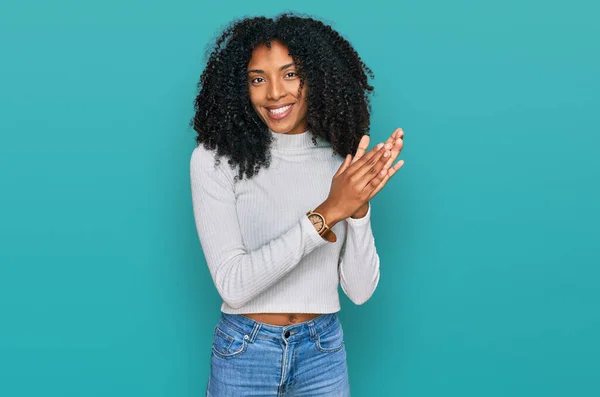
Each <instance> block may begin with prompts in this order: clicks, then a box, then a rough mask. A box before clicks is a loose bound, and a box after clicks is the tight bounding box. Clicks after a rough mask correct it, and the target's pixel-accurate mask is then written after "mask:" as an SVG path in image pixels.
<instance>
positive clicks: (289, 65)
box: [248, 62, 294, 73]
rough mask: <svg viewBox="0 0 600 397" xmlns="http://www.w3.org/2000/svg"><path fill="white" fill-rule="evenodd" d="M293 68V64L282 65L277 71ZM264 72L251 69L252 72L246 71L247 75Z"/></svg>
mask: <svg viewBox="0 0 600 397" xmlns="http://www.w3.org/2000/svg"><path fill="white" fill-rule="evenodd" d="M292 66H294V63H293V62H292V63H288V64H287V65H283V66H282V67H280V68H279V70H285V69H287V68H289V67H292ZM264 72H265V71H264V70H260V69H252V70H248V73H264Z"/></svg>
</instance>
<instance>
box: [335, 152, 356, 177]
mask: <svg viewBox="0 0 600 397" xmlns="http://www.w3.org/2000/svg"><path fill="white" fill-rule="evenodd" d="M351 160H352V155H351V154H348V155H347V156H346V158H345V159H344V162H343V163H342V165H340V168H338V170H337V172H336V173H335V175H334V176H333V177H334V178H335V177H336V176H338V175H339V174H341V173H342V172H344V171H346V168H348V166H350V162H351Z"/></svg>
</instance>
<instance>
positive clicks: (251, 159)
mask: <svg viewBox="0 0 600 397" xmlns="http://www.w3.org/2000/svg"><path fill="white" fill-rule="evenodd" d="M272 40H279V41H280V42H282V43H283V44H285V45H286V46H287V47H288V50H289V54H290V56H291V57H292V59H293V60H294V62H295V63H296V66H297V73H298V76H299V78H300V88H302V87H303V85H304V83H305V82H307V83H308V86H307V96H306V101H307V114H306V129H308V130H310V131H311V132H312V133H313V134H314V135H316V136H319V137H322V138H324V139H325V140H327V141H328V142H329V143H330V144H331V146H332V149H333V152H334V153H338V154H340V155H342V156H344V157H345V156H346V155H347V154H349V153H350V154H352V155H354V154H355V153H356V149H357V147H358V143H359V141H360V139H361V137H362V136H363V135H364V134H367V135H368V134H369V132H368V131H369V124H370V112H371V105H370V102H369V95H370V94H371V93H372V91H373V87H372V86H371V85H369V81H368V77H370V78H371V79H373V78H374V75H373V72H372V71H371V70H370V69H369V68H368V67H367V66H366V65H365V64H364V62H363V61H362V60H361V58H360V57H359V55H358V53H357V52H356V50H355V49H354V48H353V47H352V45H351V44H350V43H349V42H348V41H347V40H346V39H345V38H344V37H342V36H341V35H340V34H339V33H338V32H336V31H335V30H334V29H333V28H332V27H331V26H329V25H327V24H325V23H323V22H322V21H319V20H317V19H314V18H312V17H306V16H299V15H294V14H291V13H284V14H280V15H279V16H277V17H276V18H274V19H273V18H267V17H252V18H250V17H248V18H244V19H241V20H234V21H232V22H231V23H230V24H229V25H228V26H227V27H226V28H225V29H224V30H223V32H222V33H221V34H220V36H219V37H218V38H217V40H216V44H215V46H214V48H212V52H211V53H210V56H209V57H208V63H207V66H206V68H205V69H204V71H203V72H202V75H201V77H200V81H199V83H198V95H197V96H196V98H195V101H194V110H195V115H194V117H193V119H192V120H191V122H190V126H191V127H192V128H193V129H194V130H195V131H196V132H197V136H196V142H197V144H198V145H199V144H204V147H205V148H206V149H209V150H216V155H217V157H221V156H227V157H228V158H229V160H228V163H229V164H230V166H231V168H232V169H233V168H235V167H236V166H237V167H238V176H236V179H242V178H243V176H244V174H245V175H246V176H247V177H248V178H251V177H252V176H253V175H255V174H256V173H258V171H259V169H260V168H261V166H263V165H264V166H265V167H267V168H268V167H269V165H270V160H271V153H270V147H271V142H272V137H271V135H270V133H269V130H268V127H267V125H266V124H264V122H263V121H262V120H261V119H260V118H259V116H258V115H257V114H256V112H255V110H254V109H253V107H252V104H251V102H250V96H249V87H248V82H247V70H246V68H247V66H248V63H249V61H250V58H251V56H252V51H253V49H254V48H255V47H256V46H258V45H260V44H265V45H267V47H268V48H270V45H271V41H272ZM209 51H210V49H209ZM313 141H314V140H313ZM315 144H316V142H315ZM216 161H217V164H218V162H219V160H218V159H217V160H216Z"/></svg>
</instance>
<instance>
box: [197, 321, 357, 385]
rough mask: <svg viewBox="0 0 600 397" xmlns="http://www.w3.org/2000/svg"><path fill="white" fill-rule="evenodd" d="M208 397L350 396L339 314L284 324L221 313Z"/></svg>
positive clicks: (215, 333)
mask: <svg viewBox="0 0 600 397" xmlns="http://www.w3.org/2000/svg"><path fill="white" fill-rule="evenodd" d="M206 395H207V396H212V397H229V396H234V397H239V396H285V397H292V396H331V397H333V396H336V397H337V396H340V397H348V396H350V385H349V383H348V367H347V364H346V349H345V346H344V332H343V330H342V325H341V323H340V321H339V319H338V316H337V313H331V314H322V315H320V316H318V317H315V318H313V319H312V320H309V321H305V322H303V323H297V324H291V325H286V326H277V325H270V324H265V323H261V322H257V321H254V320H253V319H251V318H249V317H246V316H244V315H241V314H227V313H221V318H220V319H219V322H218V324H217V326H216V327H215V332H214V338H213V346H212V354H211V366H210V377H209V380H208V387H207V390H206Z"/></svg>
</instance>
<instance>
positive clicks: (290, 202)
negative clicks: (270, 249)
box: [236, 158, 339, 250]
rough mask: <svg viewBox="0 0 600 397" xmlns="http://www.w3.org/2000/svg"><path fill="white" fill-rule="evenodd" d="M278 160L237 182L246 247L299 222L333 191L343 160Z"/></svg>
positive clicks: (237, 195) (259, 243)
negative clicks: (290, 161)
mask: <svg viewBox="0 0 600 397" xmlns="http://www.w3.org/2000/svg"><path fill="white" fill-rule="evenodd" d="M276 160H277V159H274V161H273V162H272V164H271V167H270V168H268V169H261V170H260V172H259V173H258V174H257V175H255V176H254V177H253V178H251V179H249V180H242V181H239V182H238V183H237V184H236V210H237V214H238V219H239V222H240V230H241V232H242V237H243V239H244V243H245V246H246V248H248V249H250V250H252V249H256V248H258V247H260V246H262V245H264V244H265V243H266V242H268V241H271V240H272V239H274V238H276V237H279V236H281V235H282V234H283V233H285V232H286V231H288V230H289V229H290V228H292V227H294V226H296V225H297V223H298V221H299V220H300V217H301V216H303V215H305V214H306V213H307V212H308V211H309V210H312V209H315V208H316V207H317V206H318V205H319V204H321V203H322V202H323V201H325V199H327V196H328V195H329V189H330V187H331V180H332V177H333V175H334V174H335V172H336V171H337V169H338V167H339V164H337V163H336V161H335V160H336V159H335V158H334V159H332V160H333V161H321V162H320V163H319V164H311V166H303V164H297V165H296V166H294V164H292V165H290V164H289V163H283V162H278V161H276Z"/></svg>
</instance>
